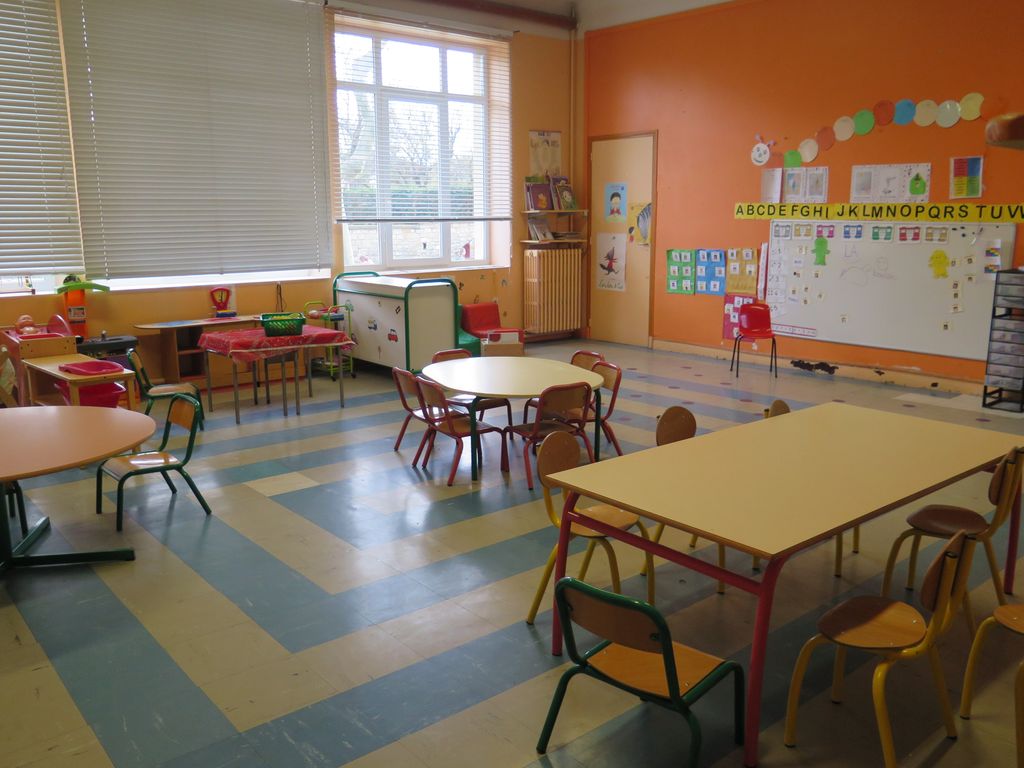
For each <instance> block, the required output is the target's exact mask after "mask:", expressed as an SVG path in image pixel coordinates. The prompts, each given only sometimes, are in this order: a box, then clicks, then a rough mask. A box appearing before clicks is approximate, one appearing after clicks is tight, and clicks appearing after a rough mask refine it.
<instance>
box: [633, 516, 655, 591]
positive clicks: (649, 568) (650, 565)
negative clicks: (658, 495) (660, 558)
mask: <svg viewBox="0 0 1024 768" xmlns="http://www.w3.org/2000/svg"><path fill="white" fill-rule="evenodd" d="M636 527H637V530H638V531H640V536H641V537H642V538H645V539H647V540H648V541H650V540H651V536H650V534H649V533H647V526H646V525H644V524H643V522H642V521H640V520H637V521H636ZM640 575H641V576H644V577H645V578H646V580H647V602H648V603H650V604H651V605H654V556H653V555H652V554H651V553H650V552H644V564H643V567H642V568H641V569H640Z"/></svg>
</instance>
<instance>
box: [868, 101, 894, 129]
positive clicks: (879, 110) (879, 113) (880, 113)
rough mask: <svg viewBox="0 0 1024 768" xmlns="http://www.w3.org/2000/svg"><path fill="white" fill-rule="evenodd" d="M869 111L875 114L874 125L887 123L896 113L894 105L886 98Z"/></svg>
mask: <svg viewBox="0 0 1024 768" xmlns="http://www.w3.org/2000/svg"><path fill="white" fill-rule="evenodd" d="M871 112H872V114H874V116H875V125H888V124H889V123H891V122H892V119H893V117H895V115H896V105H895V104H893V103H892V102H891V101H889V100H888V99H883V100H882V101H880V102H878V103H877V104H875V106H874V108H873V109H872V110H871Z"/></svg>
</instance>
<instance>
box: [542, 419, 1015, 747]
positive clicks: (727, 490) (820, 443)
mask: <svg viewBox="0 0 1024 768" xmlns="http://www.w3.org/2000/svg"><path fill="white" fill-rule="evenodd" d="M1021 442H1024V438H1021V437H1020V436H1016V435H1010V434H1006V433H1003V432H995V431H990V430H984V429H976V428H973V427H962V426H958V425H954V424H946V423H942V422H938V421H931V420H928V419H921V418H915V417H911V416H904V415H900V414H892V413H885V412H883V411H875V410H871V409H868V408H858V407H854V406H851V405H844V404H839V403H829V404H827V405H819V406H817V407H814V408H808V409H805V410H801V411H796V412H794V413H791V414H787V415H785V416H779V417H776V418H774V419H765V420H763V421H755V422H751V423H749V424H744V425H742V426H738V427H733V428H730V429H725V430H721V431H718V432H712V433H710V434H707V435H704V436H702V437H698V438H694V439H692V440H684V441H681V442H678V443H672V444H669V445H665V446H662V447H660V448H652V449H649V450H646V451H640V452H638V453H632V454H629V455H627V456H621V457H618V458H613V459H611V460H609V461H605V462H603V463H602V464H601V465H600V466H598V465H593V464H591V465H587V466H583V467H579V468H577V469H572V470H568V471H566V472H559V473H557V474H554V475H552V476H551V480H552V481H553V482H555V483H556V484H557V485H560V486H562V487H563V488H565V489H566V490H567V491H568V492H567V493H566V499H565V511H564V513H563V515H562V527H561V531H560V536H559V548H558V556H557V560H556V565H555V579H556V580H557V579H560V578H562V577H563V576H564V575H565V560H566V555H567V547H568V543H569V526H570V525H571V524H572V523H580V524H582V525H584V526H586V527H588V528H591V529H593V530H596V531H599V532H601V533H603V534H605V535H606V536H610V537H612V538H616V539H620V540H622V541H626V542H628V543H630V544H632V545H634V546H637V547H639V548H641V549H644V550H646V551H649V552H651V553H653V554H655V555H657V556H659V557H662V558H665V559H666V560H669V561H671V562H674V563H678V564H679V565H683V566H685V567H687V568H691V569H693V570H695V571H698V572H699V573H703V574H705V575H708V576H710V577H711V578H713V579H718V580H722V581H725V582H726V583H728V584H732V585H733V586H735V587H739V588H740V589H743V590H746V591H747V592H750V593H752V594H754V595H756V596H757V610H756V618H755V623H754V636H753V640H752V643H751V655H750V670H749V673H748V678H747V679H748V684H747V717H746V740H745V747H744V749H745V754H744V758H745V759H744V763H745V764H746V765H747V766H754V765H756V764H757V738H758V731H759V728H760V720H761V690H762V682H763V677H764V664H765V648H766V644H767V640H768V627H769V619H770V617H771V609H772V600H773V597H774V593H775V585H776V581H777V579H778V577H779V572H780V571H781V569H782V566H783V565H784V564H785V562H786V561H787V560H788V559H789V557H790V556H791V555H793V554H794V553H795V552H799V551H800V550H802V549H806V548H807V547H809V546H811V545H812V544H815V543H817V542H821V541H825V540H827V539H830V538H831V537H832V536H834V535H835V534H836V533H839V532H840V531H843V530H846V529H847V528H851V527H853V526H854V525H857V524H859V523H863V522H865V521H867V520H870V519H871V518H873V517H877V516H878V515H881V514H882V513H884V512H887V511H889V510H891V509H894V508H895V507H898V506H901V505H903V504H906V503H908V502H911V501H913V500H915V499H918V498H920V497H922V496H924V495H926V494H928V493H931V492H932V491H935V490H937V489H939V488H942V487H944V486H947V485H950V484H951V483H954V482H956V481H957V480H960V479H962V478H964V477H967V476H968V475H971V474H973V473H975V472H978V471H981V470H984V469H987V468H991V467H992V466H993V465H995V464H996V462H998V461H999V459H1001V458H1002V457H1003V456H1004V455H1005V454H1006V453H1007V452H1008V451H1009V450H1010V449H1011V448H1013V447H1015V446H1016V445H1018V444H1020V443H1021ZM581 495H584V496H587V497H589V498H593V499H598V500H600V501H603V502H606V503H608V504H612V505H614V506H616V507H619V508H621V509H627V510H630V511H632V512H635V513H637V514H638V515H642V516H643V517H646V518H649V519H651V520H655V521H658V522H663V523H665V525H667V526H671V527H673V528H678V529H680V530H683V531H686V532H688V533H695V534H697V535H698V536H700V537H701V538H702V539H707V540H710V541H713V542H719V543H722V544H725V545H726V546H728V547H731V548H733V549H737V550H740V551H742V552H747V553H749V554H751V555H757V556H758V557H760V558H762V559H764V560H766V561H767V564H766V566H765V568H764V571H763V574H762V577H761V580H760V581H756V580H754V579H751V578H749V577H747V576H743V575H740V574H738V573H734V572H732V571H729V570H726V569H723V568H719V567H718V566H717V565H712V564H711V563H708V562H705V561H703V560H698V559H696V558H694V557H692V556H690V555H687V554H684V553H681V552H677V551H676V550H673V549H670V548H668V547H666V546H664V545H662V544H654V543H650V542H647V541H646V540H644V539H642V538H640V537H639V536H636V535H634V534H631V533H627V532H624V531H620V530H618V529H617V528H610V527H608V526H606V525H603V524H601V523H600V522H598V521H596V520H592V519H591V518H588V517H587V516H586V514H585V513H586V510H585V509H584V510H577V509H575V505H576V501H577V499H578V498H579V496H581ZM1011 524H1012V525H1016V521H1014V522H1012V523H1011ZM822 578H826V576H825V575H822ZM551 646H552V652H553V653H555V654H560V653H561V646H562V635H561V628H560V627H559V623H558V616H557V612H556V614H555V618H554V627H553V628H552V637H551Z"/></svg>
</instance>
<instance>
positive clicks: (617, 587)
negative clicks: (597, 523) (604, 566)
mask: <svg viewBox="0 0 1024 768" xmlns="http://www.w3.org/2000/svg"><path fill="white" fill-rule="evenodd" d="M597 542H598V543H599V544H600V545H601V548H602V549H603V550H604V553H605V555H606V556H607V558H608V569H609V570H610V571H611V573H612V592H616V593H618V594H620V595H621V594H622V580H621V579H620V578H619V561H618V560H617V559H616V558H615V550H614V549H613V548H612V543H611V542H610V541H608V539H597Z"/></svg>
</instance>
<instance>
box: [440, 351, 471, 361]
mask: <svg viewBox="0 0 1024 768" xmlns="http://www.w3.org/2000/svg"><path fill="white" fill-rule="evenodd" d="M472 356H473V353H472V352H470V351H469V350H468V349H442V350H441V351H440V352H435V353H434V356H433V357H432V358H430V362H432V363H443V362H444V361H445V360H461V359H462V358H464V357H472Z"/></svg>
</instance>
